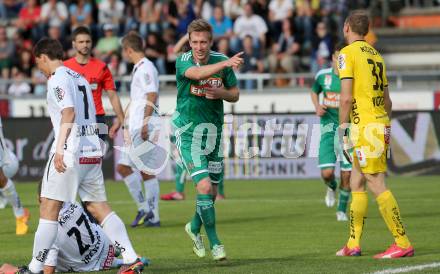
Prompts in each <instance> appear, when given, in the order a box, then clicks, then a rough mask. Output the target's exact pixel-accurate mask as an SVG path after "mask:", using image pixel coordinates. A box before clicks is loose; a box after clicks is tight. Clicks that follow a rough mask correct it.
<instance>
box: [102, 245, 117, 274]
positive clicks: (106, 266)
mask: <svg viewBox="0 0 440 274" xmlns="http://www.w3.org/2000/svg"><path fill="white" fill-rule="evenodd" d="M114 260H115V248H114V247H113V246H112V245H109V247H108V253H107V257H106V258H105V261H104V263H103V264H102V266H101V269H104V270H105V269H110V268H111V267H112V265H113V261H114Z"/></svg>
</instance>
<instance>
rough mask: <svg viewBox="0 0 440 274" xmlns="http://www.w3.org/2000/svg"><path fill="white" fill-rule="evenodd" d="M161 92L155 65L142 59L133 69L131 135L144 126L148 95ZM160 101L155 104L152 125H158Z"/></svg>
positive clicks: (129, 122)
mask: <svg viewBox="0 0 440 274" xmlns="http://www.w3.org/2000/svg"><path fill="white" fill-rule="evenodd" d="M151 92H156V93H158V92H159V77H158V72H157V69H156V67H155V66H154V64H153V63H152V62H151V61H150V60H148V59H147V58H142V59H141V60H140V61H139V62H138V63H137V64H136V65H135V66H134V68H133V72H132V79H131V84H130V109H129V117H128V129H129V131H130V134H132V133H134V132H136V131H139V130H140V129H141V128H142V126H143V119H144V110H145V106H146V104H147V101H146V99H147V94H148V93H151ZM158 107H159V99H158V100H157V102H156V104H155V111H153V114H152V119H150V120H149V121H148V123H149V124H150V123H151V124H155V123H156V124H157V123H158V120H159V119H158V117H159V113H158Z"/></svg>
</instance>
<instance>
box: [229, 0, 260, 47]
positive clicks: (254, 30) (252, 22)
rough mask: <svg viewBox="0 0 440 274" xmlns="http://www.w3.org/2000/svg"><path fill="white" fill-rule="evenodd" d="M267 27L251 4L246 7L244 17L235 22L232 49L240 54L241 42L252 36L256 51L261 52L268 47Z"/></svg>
mask: <svg viewBox="0 0 440 274" xmlns="http://www.w3.org/2000/svg"><path fill="white" fill-rule="evenodd" d="M266 32H267V25H266V22H264V20H263V18H261V16H259V15H256V14H254V12H253V10H252V6H251V4H249V3H247V4H246V5H245V6H244V15H242V16H240V17H238V18H237V20H236V21H235V22H234V37H232V39H231V49H232V51H234V52H238V51H240V49H241V46H242V45H241V41H242V40H243V39H244V38H245V37H246V36H248V35H249V36H251V37H252V39H253V46H254V48H255V50H256V51H260V50H261V49H262V48H264V47H265V45H266Z"/></svg>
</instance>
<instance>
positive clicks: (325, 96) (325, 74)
mask: <svg viewBox="0 0 440 274" xmlns="http://www.w3.org/2000/svg"><path fill="white" fill-rule="evenodd" d="M312 91H313V92H315V93H317V94H319V95H320V98H321V94H322V101H321V100H320V103H321V104H323V105H325V106H326V107H327V110H326V113H325V114H324V115H323V116H322V117H321V124H329V123H334V124H335V125H336V126H338V125H339V96H340V93H341V80H339V76H338V75H336V74H335V73H334V72H333V68H328V69H322V70H320V71H319V72H318V73H317V74H316V77H315V82H314V83H313V86H312Z"/></svg>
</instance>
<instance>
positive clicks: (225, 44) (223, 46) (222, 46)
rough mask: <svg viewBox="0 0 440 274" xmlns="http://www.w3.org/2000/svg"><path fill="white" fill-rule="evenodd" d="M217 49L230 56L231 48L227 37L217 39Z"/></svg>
mask: <svg viewBox="0 0 440 274" xmlns="http://www.w3.org/2000/svg"><path fill="white" fill-rule="evenodd" d="M217 51H218V52H220V53H222V54H224V55H226V56H232V55H233V54H232V52H231V48H230V47H229V39H228V38H221V39H220V40H218V41H217Z"/></svg>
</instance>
